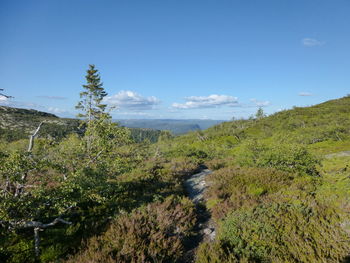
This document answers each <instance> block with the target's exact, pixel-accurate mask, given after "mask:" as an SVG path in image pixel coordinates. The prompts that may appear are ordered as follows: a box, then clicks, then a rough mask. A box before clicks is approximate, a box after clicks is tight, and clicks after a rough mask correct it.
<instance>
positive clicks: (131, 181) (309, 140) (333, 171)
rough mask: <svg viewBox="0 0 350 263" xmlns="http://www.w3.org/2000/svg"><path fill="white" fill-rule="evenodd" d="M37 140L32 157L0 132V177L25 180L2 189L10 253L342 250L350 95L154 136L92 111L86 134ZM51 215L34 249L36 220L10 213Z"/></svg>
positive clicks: (254, 256) (205, 257)
mask: <svg viewBox="0 0 350 263" xmlns="http://www.w3.org/2000/svg"><path fill="white" fill-rule="evenodd" d="M49 118H52V119H55V117H53V116H50V117H49ZM146 132H147V130H146ZM160 133H161V132H160ZM162 133H163V132H162ZM162 135H164V136H162ZM135 136H136V137H137V136H139V137H142V135H140V134H139V135H137V133H136V135H135ZM140 141H142V140H140ZM37 145H38V146H37V148H35V149H34V150H33V153H32V154H31V155H29V157H27V156H28V155H27V154H26V153H22V152H20V151H18V150H16V149H18V148H19V146H20V145H19V144H17V142H15V141H14V142H10V143H9V142H2V143H1V144H0V147H1V148H0V161H1V163H3V164H5V165H4V168H3V170H0V176H1V177H0V178H2V179H1V180H2V181H0V183H2V185H3V186H4V187H5V186H6V184H5V182H6V180H8V179H7V178H11V180H13V181H11V182H12V185H14V186H16V185H20V186H21V185H23V184H24V183H23V180H22V179H21V178H20V177H19V176H18V175H19V174H22V173H24V174H26V176H28V184H29V185H30V187H29V188H28V189H27V190H25V191H24V193H25V194H24V195H22V196H21V193H20V198H17V197H16V196H15V195H12V196H11V195H10V197H9V193H10V192H11V191H13V190H11V187H8V188H9V191H8V192H5V194H3V198H4V200H6V201H5V202H2V203H1V204H0V216H1V217H0V234H1V235H0V248H1V249H0V258H4V259H5V262H55V261H60V262H67V263H70V262H74V263H76V262H78V263H79V262H96V263H97V262H196V263H213V262H217V263H218V262H228V263H237V262H241V263H244V262H257V263H258V262H298V263H299V262H303V263H308V262H334V263H336V262H347V260H348V258H349V255H350V252H349V251H350V244H349V242H347V240H349V239H350V224H349V222H350V206H349V202H350V198H349V197H350V191H349V189H350V168H349V164H350V156H349V154H348V152H349V151H350V97H349V96H347V97H344V98H340V99H337V100H331V101H327V102H325V103H322V104H318V105H315V106H312V107H304V108H299V107H296V108H293V109H290V110H286V111H282V112H278V113H276V114H273V115H271V116H268V117H263V116H261V117H260V118H256V119H248V120H236V121H231V122H225V123H220V124H218V125H216V126H214V127H211V128H209V129H207V130H205V131H198V130H197V131H192V132H189V133H187V134H185V135H182V136H177V137H172V136H169V134H168V133H163V134H160V139H159V140H158V142H157V143H154V144H149V143H134V142H133V141H130V140H129V133H128V132H126V130H125V129H124V128H120V127H118V126H115V125H114V124H113V123H108V122H107V123H104V124H103V125H100V124H99V123H98V122H96V123H93V124H92V125H91V126H90V127H88V128H87V131H86V132H85V134H82V136H75V135H74V134H73V135H70V136H68V137H66V138H62V139H60V140H58V141H57V142H56V143H54V144H52V143H51V142H50V141H47V143H46V141H45V139H42V140H41V141H40V144H37ZM33 167H36V169H33ZM206 168H209V170H203V169H206ZM201 171H203V172H202V173H200V172H201ZM193 175H194V176H193ZM7 185H11V184H7ZM4 189H5V188H4ZM14 193H16V192H14ZM47 204H49V206H48V205H47ZM55 218H56V219H57V218H59V219H64V221H60V222H61V223H60V224H57V226H56V225H55V226H53V227H52V228H48V229H43V230H44V231H42V232H40V237H41V242H40V253H39V252H38V250H37V249H35V242H34V241H33V232H32V231H29V230H28V229H22V228H19V229H16V228H15V227H16V225H15V224H14V223H13V222H16V220H17V221H19V222H20V223H18V224H19V225H20V226H22V225H23V222H28V221H29V222H31V220H36V221H39V222H44V223H50V222H54V221H52V220H54V219H55ZM10 219H11V220H12V221H11V220H10ZM26 220H27V221H26ZM64 222H66V223H64ZM21 224H22V225H21ZM8 225H9V226H10V227H8ZM11 227H14V228H15V229H16V231H12V229H11ZM35 251H36V252H35ZM34 253H38V255H37V256H35V255H34Z"/></svg>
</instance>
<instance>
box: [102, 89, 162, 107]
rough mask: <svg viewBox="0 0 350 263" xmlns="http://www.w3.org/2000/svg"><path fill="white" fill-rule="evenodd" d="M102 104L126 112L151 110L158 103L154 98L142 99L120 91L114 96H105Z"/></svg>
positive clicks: (135, 94) (138, 95)
mask: <svg viewBox="0 0 350 263" xmlns="http://www.w3.org/2000/svg"><path fill="white" fill-rule="evenodd" d="M104 102H105V103H107V104H108V105H110V106H115V107H116V108H117V109H128V110H136V111H137V110H151V109H153V107H154V106H155V105H158V104H159V103H160V101H159V100H158V99H157V98H156V97H154V96H150V97H143V96H141V95H140V94H138V93H136V92H133V91H129V90H122V91H120V92H118V93H117V94H115V95H112V96H107V97H105V98H104Z"/></svg>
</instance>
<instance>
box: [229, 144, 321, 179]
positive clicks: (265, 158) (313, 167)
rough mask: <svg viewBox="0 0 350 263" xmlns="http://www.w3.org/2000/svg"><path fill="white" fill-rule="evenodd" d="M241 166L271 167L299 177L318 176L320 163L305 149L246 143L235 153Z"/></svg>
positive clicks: (287, 145)
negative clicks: (296, 174) (295, 173)
mask: <svg viewBox="0 0 350 263" xmlns="http://www.w3.org/2000/svg"><path fill="white" fill-rule="evenodd" d="M236 155H237V162H238V164H239V165H241V166H255V167H272V168H276V169H279V170H282V171H287V172H297V173H299V174H300V175H311V176H316V175H318V171H317V166H318V165H319V164H320V161H319V160H318V159H317V158H316V157H315V156H313V155H312V154H311V153H310V152H309V151H308V150H307V149H306V148H305V147H303V146H300V145H290V144H272V145H267V144H261V143H258V142H257V141H248V142H247V143H245V144H243V145H242V146H241V148H240V149H239V150H238V152H237V154H236Z"/></svg>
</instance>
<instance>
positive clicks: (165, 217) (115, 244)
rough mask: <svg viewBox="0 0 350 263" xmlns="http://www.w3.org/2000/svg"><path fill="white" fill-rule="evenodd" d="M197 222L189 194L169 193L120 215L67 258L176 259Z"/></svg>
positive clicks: (108, 260) (137, 260) (139, 260)
mask: <svg viewBox="0 0 350 263" xmlns="http://www.w3.org/2000/svg"><path fill="white" fill-rule="evenodd" d="M195 222H196V216H195V213H194V206H193V204H192V202H191V201H190V200H189V199H187V198H174V197H169V198H167V199H166V200H165V201H164V202H163V203H159V202H157V203H153V204H150V205H148V206H147V207H145V208H144V209H138V210H135V211H134V212H133V213H131V214H130V215H128V214H126V215H121V216H120V217H118V218H117V219H116V220H115V221H114V222H113V223H111V225H110V227H109V229H108V230H107V232H106V233H105V234H104V235H102V236H100V237H94V238H92V239H90V240H89V242H88V243H87V246H86V249H85V251H83V252H81V253H79V254H78V255H77V256H75V257H72V258H71V259H70V260H68V261H67V262H72V263H73V262H74V263H78V262H84V263H85V262H90V263H93V262H176V261H177V260H179V259H180V258H181V257H182V256H183V253H184V240H185V239H186V238H187V237H189V236H190V235H191V230H192V228H193V227H194V225H195Z"/></svg>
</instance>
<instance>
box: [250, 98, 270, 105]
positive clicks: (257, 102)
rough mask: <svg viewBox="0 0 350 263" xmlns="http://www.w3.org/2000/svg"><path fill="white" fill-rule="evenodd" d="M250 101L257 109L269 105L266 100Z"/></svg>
mask: <svg viewBox="0 0 350 263" xmlns="http://www.w3.org/2000/svg"><path fill="white" fill-rule="evenodd" d="M250 101H251V102H253V103H254V104H255V106H257V107H266V106H269V105H270V104H271V103H270V102H269V101H268V100H265V101H264V100H257V99H250Z"/></svg>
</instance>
